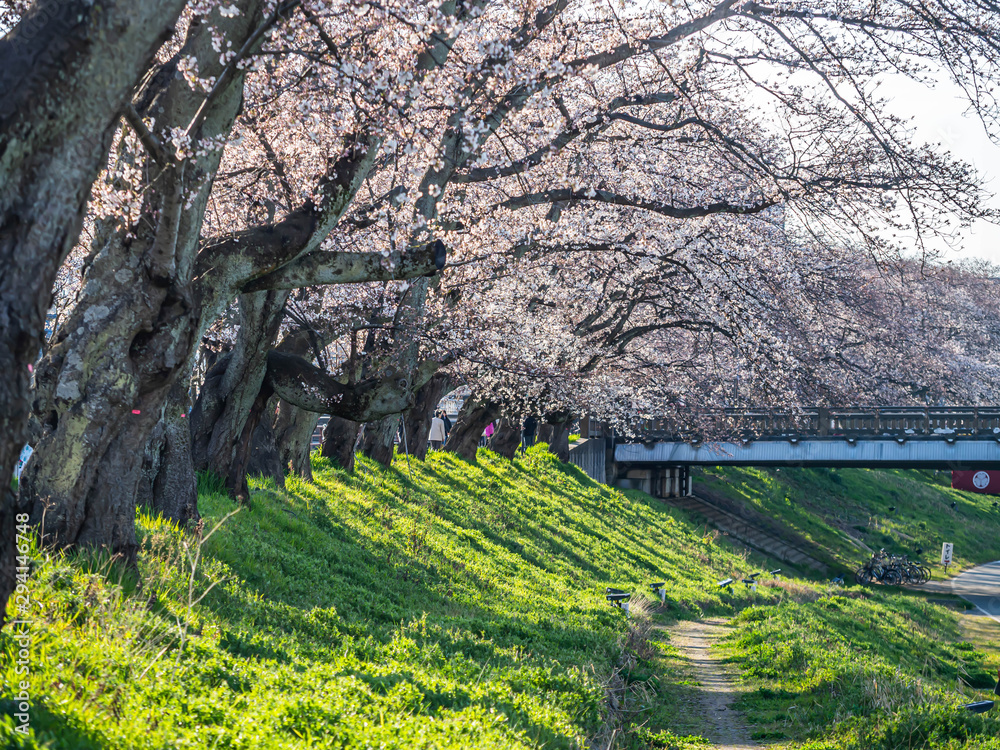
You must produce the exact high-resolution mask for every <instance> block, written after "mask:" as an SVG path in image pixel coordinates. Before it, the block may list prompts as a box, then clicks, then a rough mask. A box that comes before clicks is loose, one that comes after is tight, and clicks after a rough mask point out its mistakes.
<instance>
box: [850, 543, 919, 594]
mask: <svg viewBox="0 0 1000 750" xmlns="http://www.w3.org/2000/svg"><path fill="white" fill-rule="evenodd" d="M930 578H931V569H930V568H928V567H927V566H926V565H922V564H921V563H918V562H914V561H912V560H910V559H909V558H908V557H907V556H906V555H890V554H888V553H887V552H886V551H885V550H884V549H881V550H879V551H878V552H874V553H872V557H871V559H870V560H868V561H867V562H866V563H865V564H864V565H862V566H861V567H860V568H858V569H857V570H856V571H855V573H854V580H855V581H856V582H857V583H859V584H862V585H867V584H871V583H884V584H885V585H887V586H899V585H905V584H913V585H919V584H922V583H926V582H927V581H929V580H930Z"/></svg>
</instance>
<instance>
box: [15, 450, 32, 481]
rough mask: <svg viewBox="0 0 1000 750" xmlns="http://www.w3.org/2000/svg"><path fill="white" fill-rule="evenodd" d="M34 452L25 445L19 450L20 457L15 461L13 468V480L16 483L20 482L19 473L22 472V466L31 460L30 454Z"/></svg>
mask: <svg viewBox="0 0 1000 750" xmlns="http://www.w3.org/2000/svg"><path fill="white" fill-rule="evenodd" d="M34 452H35V451H34V449H33V448H32V447H31V446H30V445H25V446H24V448H22V449H21V456H20V458H18V459H17V466H15V467H14V479H16V480H17V481H19V482H20V481H21V472H22V471H24V465H25V464H26V463H28V459H29V458H31V454H32V453H34Z"/></svg>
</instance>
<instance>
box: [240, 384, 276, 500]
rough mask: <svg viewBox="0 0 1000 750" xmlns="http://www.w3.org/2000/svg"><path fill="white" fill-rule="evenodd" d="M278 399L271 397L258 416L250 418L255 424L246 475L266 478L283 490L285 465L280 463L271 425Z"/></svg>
mask: <svg viewBox="0 0 1000 750" xmlns="http://www.w3.org/2000/svg"><path fill="white" fill-rule="evenodd" d="M277 402H278V399H277V398H275V397H272V398H270V399H269V400H268V402H267V403H266V404H264V407H263V410H262V412H261V413H260V415H252V416H251V417H250V418H251V419H253V420H254V421H256V422H257V426H256V427H255V428H254V431H253V438H252V440H251V444H250V455H249V456H248V457H247V463H246V475H247V476H248V477H266V478H270V479H273V480H274V483H275V484H276V485H277V486H278V487H281V488H282V489H284V487H285V464H284V463H282V461H281V453H280V452H279V450H278V443H277V438H276V435H275V432H274V427H273V426H272V425H271V422H272V416H273V415H274V411H275V408H276V406H277Z"/></svg>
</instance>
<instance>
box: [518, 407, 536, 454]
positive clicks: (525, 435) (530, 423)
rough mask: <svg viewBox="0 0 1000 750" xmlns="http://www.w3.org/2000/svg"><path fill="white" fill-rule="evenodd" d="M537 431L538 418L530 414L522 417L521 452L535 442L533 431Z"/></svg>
mask: <svg viewBox="0 0 1000 750" xmlns="http://www.w3.org/2000/svg"><path fill="white" fill-rule="evenodd" d="M537 431H538V420H537V419H535V417H534V416H533V415H531V414H529V415H528V416H527V417H525V419H524V424H523V425H521V454H522V455H524V452H525V451H526V450H528V448H530V447H531V446H533V445H534V444H535V433H536V432H537Z"/></svg>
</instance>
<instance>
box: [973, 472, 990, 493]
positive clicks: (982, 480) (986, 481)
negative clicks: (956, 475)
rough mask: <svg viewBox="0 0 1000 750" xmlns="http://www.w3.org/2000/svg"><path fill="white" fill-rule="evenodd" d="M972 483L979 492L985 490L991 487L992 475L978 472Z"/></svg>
mask: <svg viewBox="0 0 1000 750" xmlns="http://www.w3.org/2000/svg"><path fill="white" fill-rule="evenodd" d="M972 483H973V484H974V485H975V486H976V489H977V490H985V489H986V488H987V487H989V486H990V475H989V474H988V473H987V472H985V471H977V472H976V473H975V474H973V475H972Z"/></svg>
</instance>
